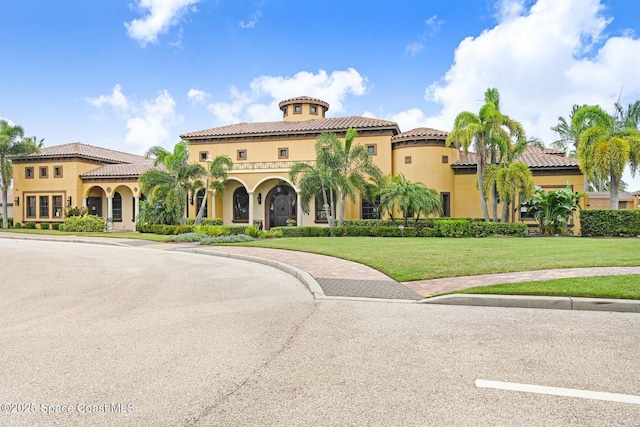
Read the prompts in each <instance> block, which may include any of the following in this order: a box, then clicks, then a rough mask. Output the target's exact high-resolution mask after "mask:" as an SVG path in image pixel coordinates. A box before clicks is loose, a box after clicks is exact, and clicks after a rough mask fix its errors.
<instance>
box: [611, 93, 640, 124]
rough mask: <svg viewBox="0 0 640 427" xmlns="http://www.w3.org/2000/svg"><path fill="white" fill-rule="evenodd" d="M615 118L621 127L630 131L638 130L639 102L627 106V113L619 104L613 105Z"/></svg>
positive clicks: (639, 121) (639, 119) (639, 117)
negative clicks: (620, 123)
mask: <svg viewBox="0 0 640 427" xmlns="http://www.w3.org/2000/svg"><path fill="white" fill-rule="evenodd" d="M615 109H616V117H617V118H618V120H619V121H620V122H622V124H623V126H624V127H626V128H631V129H638V128H639V126H640V100H637V101H636V102H634V103H633V104H629V107H627V111H625V110H624V107H622V105H621V104H620V103H619V102H616V104H615Z"/></svg>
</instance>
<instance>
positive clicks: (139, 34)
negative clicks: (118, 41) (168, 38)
mask: <svg viewBox="0 0 640 427" xmlns="http://www.w3.org/2000/svg"><path fill="white" fill-rule="evenodd" d="M199 1H200V0H137V1H136V3H137V6H138V8H139V9H141V10H143V11H144V13H145V15H144V16H143V17H142V18H140V19H134V20H133V21H131V22H126V23H125V24H124V25H125V27H127V33H128V34H129V37H131V38H133V39H135V40H137V41H138V42H140V44H141V45H142V46H143V47H144V46H146V45H147V44H149V43H155V42H156V41H157V40H158V34H160V33H164V32H166V31H167V30H168V29H169V27H171V26H172V25H175V24H176V23H177V22H178V21H179V20H180V18H181V17H182V16H183V15H184V14H185V13H187V12H188V11H189V10H190V9H191V6H192V5H194V4H196V3H198V2H199Z"/></svg>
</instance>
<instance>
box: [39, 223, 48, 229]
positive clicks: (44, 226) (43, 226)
mask: <svg viewBox="0 0 640 427" xmlns="http://www.w3.org/2000/svg"><path fill="white" fill-rule="evenodd" d="M40 229H41V230H48V229H49V223H48V222H41V223H40Z"/></svg>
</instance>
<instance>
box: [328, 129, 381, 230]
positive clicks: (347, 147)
mask: <svg viewBox="0 0 640 427" xmlns="http://www.w3.org/2000/svg"><path fill="white" fill-rule="evenodd" d="M357 134H358V132H357V131H356V129H354V128H349V129H348V130H347V133H346V135H345V138H344V145H343V144H342V142H341V141H340V139H339V138H338V136H337V135H336V134H335V133H323V134H322V135H320V137H318V140H317V141H316V156H317V159H318V162H319V163H321V164H326V165H327V166H329V168H330V169H332V170H333V171H334V172H335V176H334V183H335V187H336V188H337V189H338V197H339V199H340V203H339V204H338V209H339V211H338V225H339V226H340V225H342V223H343V221H344V210H345V202H346V198H347V196H349V198H350V199H351V200H352V201H353V202H355V200H356V196H357V194H358V193H362V192H363V191H364V189H365V184H366V182H367V177H371V178H374V179H377V178H380V177H381V176H382V171H380V168H378V167H377V166H376V165H375V164H374V163H373V160H372V159H371V155H370V154H369V152H368V151H367V149H366V148H365V147H363V146H362V145H359V144H356V143H355V142H354V141H355V138H356V136H357Z"/></svg>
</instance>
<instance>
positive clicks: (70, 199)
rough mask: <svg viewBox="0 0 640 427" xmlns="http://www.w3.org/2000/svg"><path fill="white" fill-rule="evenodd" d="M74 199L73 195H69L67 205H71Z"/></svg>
mask: <svg viewBox="0 0 640 427" xmlns="http://www.w3.org/2000/svg"><path fill="white" fill-rule="evenodd" d="M72 200H73V199H72V198H71V196H69V197H67V206H71V202H72Z"/></svg>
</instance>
